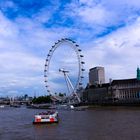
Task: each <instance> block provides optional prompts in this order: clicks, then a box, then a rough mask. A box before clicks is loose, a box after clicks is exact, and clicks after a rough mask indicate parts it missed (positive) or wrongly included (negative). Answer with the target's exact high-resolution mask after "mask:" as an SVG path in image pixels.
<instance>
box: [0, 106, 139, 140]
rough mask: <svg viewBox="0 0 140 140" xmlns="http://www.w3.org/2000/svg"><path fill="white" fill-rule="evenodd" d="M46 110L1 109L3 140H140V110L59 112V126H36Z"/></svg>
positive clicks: (114, 109) (0, 135) (106, 109)
mask: <svg viewBox="0 0 140 140" xmlns="http://www.w3.org/2000/svg"><path fill="white" fill-rule="evenodd" d="M42 111H44V110H35V109H26V108H25V107H22V108H10V107H6V108H3V109H2V108H1V109H0V140H140V108H134V107H127V108H125V107H98V108H92V109H89V110H86V111H66V110H59V111H58V112H59V117H60V122H59V123H58V124H49V125H47V124H43V125H33V124H32V121H33V117H34V114H36V113H38V112H42Z"/></svg>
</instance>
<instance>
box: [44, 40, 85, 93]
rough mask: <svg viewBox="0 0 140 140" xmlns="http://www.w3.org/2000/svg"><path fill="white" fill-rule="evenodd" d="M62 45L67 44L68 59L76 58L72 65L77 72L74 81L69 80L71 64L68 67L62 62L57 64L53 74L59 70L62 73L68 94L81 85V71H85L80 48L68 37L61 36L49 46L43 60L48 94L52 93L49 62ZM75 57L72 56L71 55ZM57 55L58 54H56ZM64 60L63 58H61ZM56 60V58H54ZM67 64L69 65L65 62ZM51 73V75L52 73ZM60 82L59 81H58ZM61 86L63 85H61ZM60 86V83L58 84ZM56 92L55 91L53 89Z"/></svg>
mask: <svg viewBox="0 0 140 140" xmlns="http://www.w3.org/2000/svg"><path fill="white" fill-rule="evenodd" d="M63 46H67V54H68V55H69V59H73V58H74V59H75V60H76V62H77V63H76V65H75V67H74V70H75V69H77V72H75V79H74V82H71V77H70V76H69V73H72V71H74V70H72V69H71V66H70V67H67V68H66V67H65V66H64V65H63V64H60V65H59V64H57V68H56V71H53V72H54V74H55V73H57V72H58V71H59V74H60V72H61V74H62V73H63V76H64V79H65V82H66V83H65V85H67V89H68V92H69V94H75V93H76V92H77V90H79V89H80V88H81V87H82V86H83V78H84V76H83V72H84V71H85V69H84V64H85V62H84V61H83V57H84V56H83V55H82V50H81V49H80V47H79V45H78V44H77V43H76V42H75V41H73V40H71V39H69V38H62V39H61V40H58V41H57V42H55V43H54V45H53V46H52V47H51V48H50V50H49V53H48V54H47V58H46V60H45V69H44V78H45V87H46V89H47V92H48V94H53V90H52V89H53V85H51V83H52V81H51V80H50V79H51V77H52V76H51V74H50V73H51V66H50V65H51V63H52V61H53V56H54V55H55V53H56V51H57V49H58V48H63ZM70 48H71V50H72V52H69V50H70ZM61 53H64V54H65V53H66V51H65V52H64V51H63V52H61ZM72 54H74V55H75V57H73V55H72ZM58 55H59V54H58ZM63 59H64V60H65V58H63ZM54 61H56V59H55V60H54ZM67 65H69V64H68V63H67ZM54 74H53V75H54ZM59 84H60V82H59ZM63 85H64V84H63ZM62 87H63V86H62ZM60 88H61V85H60ZM55 92H57V91H55Z"/></svg>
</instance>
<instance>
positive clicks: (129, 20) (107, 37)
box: [0, 0, 140, 96]
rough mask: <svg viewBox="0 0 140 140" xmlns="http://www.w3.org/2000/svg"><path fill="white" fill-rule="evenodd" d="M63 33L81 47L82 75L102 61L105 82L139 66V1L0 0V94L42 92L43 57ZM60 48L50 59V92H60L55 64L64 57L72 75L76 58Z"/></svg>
mask: <svg viewBox="0 0 140 140" xmlns="http://www.w3.org/2000/svg"><path fill="white" fill-rule="evenodd" d="M65 37H68V38H71V39H73V40H75V41H76V42H77V43H78V44H79V45H80V47H81V49H82V50H83V54H84V56H85V57H84V60H85V62H86V64H85V68H86V72H85V77H88V70H89V68H92V67H94V66H104V67H105V73H106V82H107V81H108V79H109V78H112V79H122V78H135V77H136V68H137V66H139V65H140V61H139V57H140V55H139V54H140V1H138V0H133V1H130V0H123V1H122V0H117V1H116V0H67V1H64V0H54V1H51V0H41V1H37V0H1V1H0V66H1V69H0V78H1V80H0V96H7V95H8V96H16V95H23V94H29V95H34V94H35V93H36V94H38V95H42V94H43V95H44V94H47V92H46V90H45V88H44V77H43V70H44V63H45V58H46V55H47V53H48V51H49V49H50V47H51V46H52V45H53V44H54V42H55V41H57V40H58V39H60V38H65ZM68 49H69V48H68ZM64 50H65V48H63V47H62V49H61V50H58V52H56V53H55V57H54V59H53V60H54V61H53V62H52V76H51V78H50V79H51V80H50V84H51V85H52V86H53V87H54V91H55V90H56V91H63V90H64V91H65V86H64V83H63V82H62V76H61V75H59V74H58V73H56V72H54V70H56V68H57V67H54V66H58V64H59V63H60V65H61V63H62V62H63V64H64V66H65V67H69V68H70V67H71V69H73V72H71V73H72V77H73V79H74V77H75V75H74V73H75V71H74V70H75V69H76V64H75V59H71V57H70V56H69V54H64V53H63V52H64ZM69 51H70V50H69ZM72 53H73V52H72V51H71V54H72ZM73 55H74V54H73ZM66 56H67V57H66ZM64 57H66V58H67V59H65V61H64V59H63V58H64ZM55 58H56V59H55ZM73 58H74V57H73ZM56 60H58V61H56ZM68 62H70V63H68ZM72 63H73V64H72ZM61 66H63V65H61ZM58 67H59V66H58ZM53 72H54V73H55V74H54V73H53ZM59 78H60V79H59ZM58 81H61V82H58ZM87 82H88V78H85V81H84V83H87Z"/></svg>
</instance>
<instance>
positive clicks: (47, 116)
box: [33, 111, 59, 124]
mask: <svg viewBox="0 0 140 140" xmlns="http://www.w3.org/2000/svg"><path fill="white" fill-rule="evenodd" d="M58 120H59V118H58V112H57V111H47V112H42V113H39V114H37V115H35V117H34V120H33V124H40V123H58Z"/></svg>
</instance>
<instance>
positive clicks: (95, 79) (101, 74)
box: [89, 67, 105, 85]
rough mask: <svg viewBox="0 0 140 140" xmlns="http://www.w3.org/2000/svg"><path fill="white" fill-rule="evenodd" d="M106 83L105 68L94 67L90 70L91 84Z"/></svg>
mask: <svg viewBox="0 0 140 140" xmlns="http://www.w3.org/2000/svg"><path fill="white" fill-rule="evenodd" d="M103 83H105V71H104V67H94V68H91V69H90V70H89V84H90V85H96V84H103Z"/></svg>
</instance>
